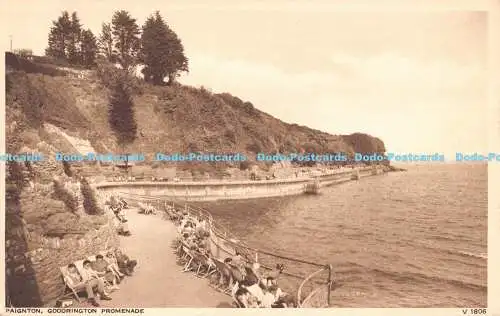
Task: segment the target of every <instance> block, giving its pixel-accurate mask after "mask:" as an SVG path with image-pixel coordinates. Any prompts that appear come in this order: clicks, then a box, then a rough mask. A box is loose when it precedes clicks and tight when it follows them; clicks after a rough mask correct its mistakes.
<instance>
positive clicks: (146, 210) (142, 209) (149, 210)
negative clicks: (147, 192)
mask: <svg viewBox="0 0 500 316" xmlns="http://www.w3.org/2000/svg"><path fill="white" fill-rule="evenodd" d="M138 205H139V213H141V214H145V215H150V214H156V209H155V208H154V207H153V206H152V205H151V204H149V203H141V202H139V203H138Z"/></svg>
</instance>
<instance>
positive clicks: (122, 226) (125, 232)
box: [118, 222, 132, 236]
mask: <svg viewBox="0 0 500 316" xmlns="http://www.w3.org/2000/svg"><path fill="white" fill-rule="evenodd" d="M118 234H119V235H122V236H131V235H132V233H131V232H130V229H129V228H128V223H127V222H119V224H118Z"/></svg>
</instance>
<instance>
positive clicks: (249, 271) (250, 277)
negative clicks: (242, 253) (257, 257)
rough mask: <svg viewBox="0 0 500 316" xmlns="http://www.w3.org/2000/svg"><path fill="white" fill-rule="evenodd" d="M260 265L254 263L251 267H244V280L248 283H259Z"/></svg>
mask: <svg viewBox="0 0 500 316" xmlns="http://www.w3.org/2000/svg"><path fill="white" fill-rule="evenodd" d="M259 269H260V264H259V263H258V262H254V263H252V264H251V265H249V266H247V267H245V270H246V277H245V279H246V280H247V281H248V282H250V283H256V284H257V283H259V282H260V280H261V279H262V277H261V275H260V271H259Z"/></svg>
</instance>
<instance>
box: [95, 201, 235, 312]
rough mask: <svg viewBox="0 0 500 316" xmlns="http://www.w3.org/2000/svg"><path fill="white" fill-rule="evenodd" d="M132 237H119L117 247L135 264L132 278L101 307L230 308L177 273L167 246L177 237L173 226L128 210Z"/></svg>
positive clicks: (203, 283)
mask: <svg viewBox="0 0 500 316" xmlns="http://www.w3.org/2000/svg"><path fill="white" fill-rule="evenodd" d="M127 218H128V224H129V228H130V231H131V232H132V236H129V237H120V238H121V239H120V246H121V248H122V249H123V250H124V252H125V253H126V254H127V255H128V256H129V257H130V258H132V259H136V260H137V261H138V264H137V267H136V272H135V273H134V275H133V276H132V277H125V279H124V280H123V282H122V283H121V284H120V289H119V290H117V291H115V292H113V293H112V294H111V297H112V298H113V300H112V301H100V303H101V305H102V307H144V308H146V307H230V303H231V298H230V297H229V296H227V295H224V294H222V293H219V292H217V291H215V290H214V289H212V288H211V287H210V286H209V285H208V280H206V279H201V278H197V277H196V276H195V275H194V273H192V272H185V273H184V272H181V270H182V267H180V266H179V265H177V263H176V259H177V258H176V255H175V254H174V253H173V249H172V248H171V243H172V240H173V239H174V238H176V236H177V229H176V227H175V225H174V224H173V223H171V222H170V221H167V220H164V219H162V218H161V215H143V214H138V212H137V210H136V209H131V210H128V212H127Z"/></svg>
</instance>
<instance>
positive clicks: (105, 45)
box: [98, 23, 116, 62]
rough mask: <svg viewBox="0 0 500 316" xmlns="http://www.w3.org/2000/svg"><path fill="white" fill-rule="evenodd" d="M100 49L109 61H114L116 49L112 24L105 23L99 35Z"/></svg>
mask: <svg viewBox="0 0 500 316" xmlns="http://www.w3.org/2000/svg"><path fill="white" fill-rule="evenodd" d="M98 42H99V50H100V52H101V54H102V55H103V56H104V57H105V58H106V60H108V61H109V62H114V61H115V58H116V54H115V50H114V41H113V32H112V28H111V24H109V23H103V24H102V31H101V34H100V35H99V40H98Z"/></svg>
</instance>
